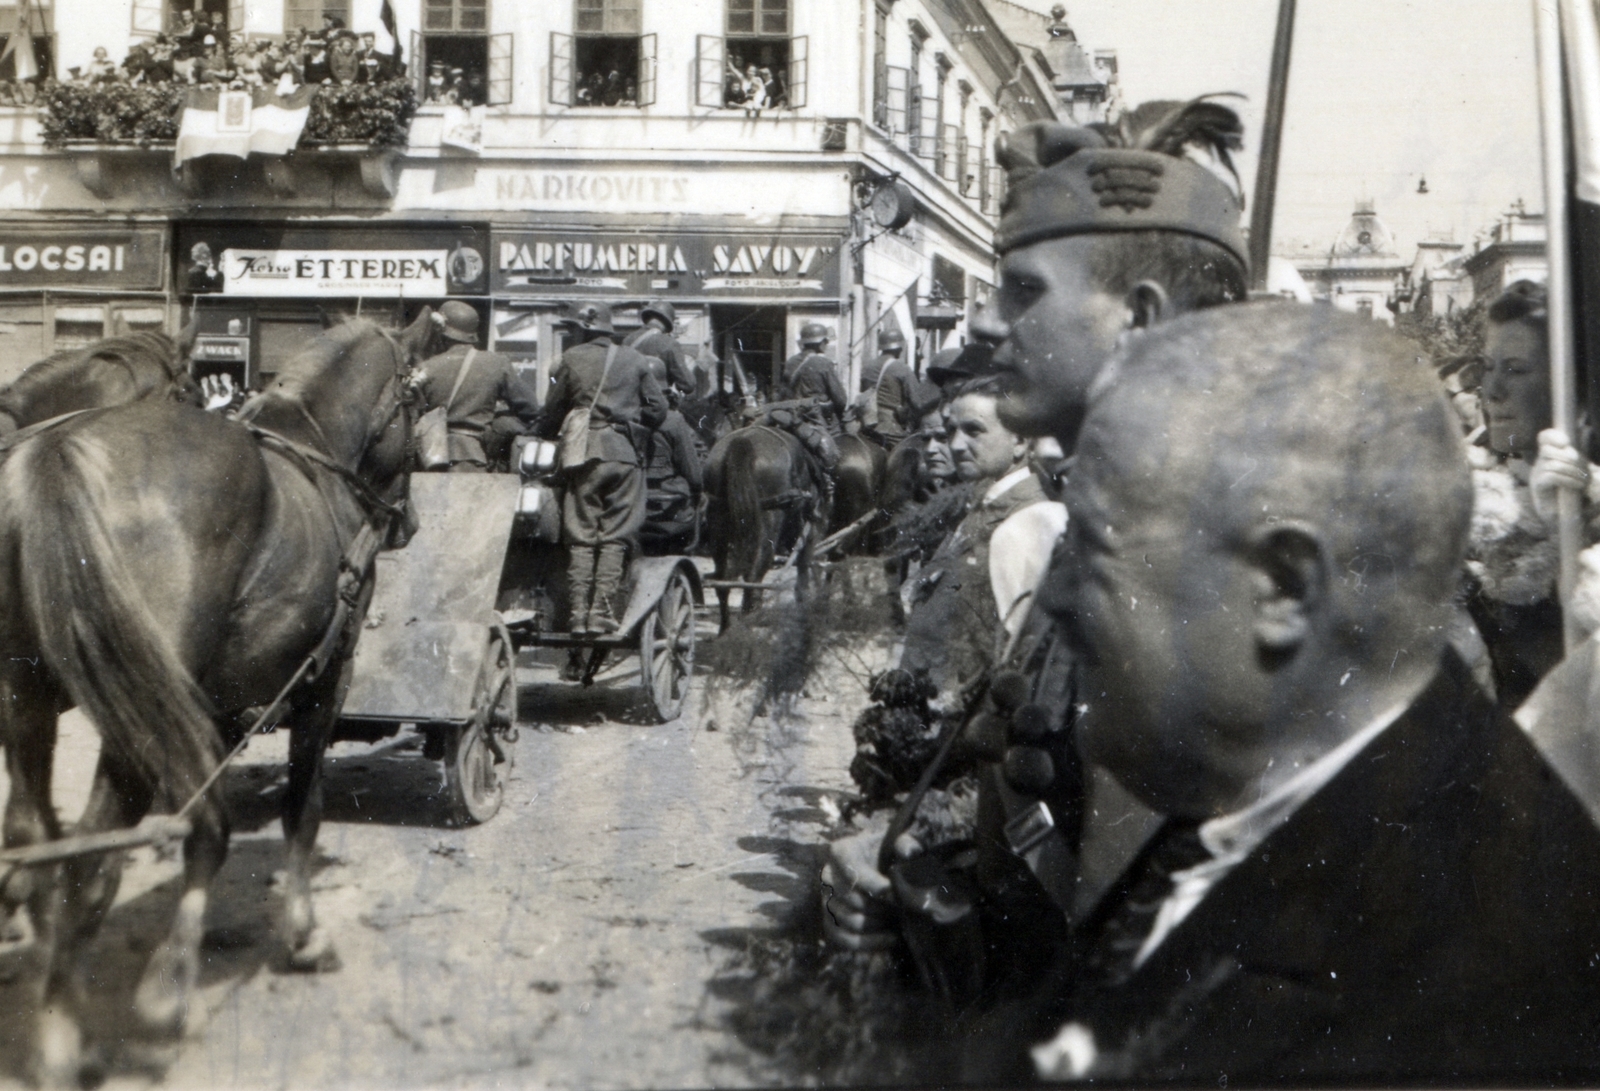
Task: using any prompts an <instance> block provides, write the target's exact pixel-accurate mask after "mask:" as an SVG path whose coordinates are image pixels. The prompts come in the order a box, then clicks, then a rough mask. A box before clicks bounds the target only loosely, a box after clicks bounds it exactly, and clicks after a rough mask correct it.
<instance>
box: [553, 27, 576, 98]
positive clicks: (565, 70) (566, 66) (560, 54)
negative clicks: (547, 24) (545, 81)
mask: <svg viewBox="0 0 1600 1091" xmlns="http://www.w3.org/2000/svg"><path fill="white" fill-rule="evenodd" d="M550 105H552V106H571V105H572V35H570V34H562V33H561V32H560V31H555V30H552V31H551V32H550Z"/></svg>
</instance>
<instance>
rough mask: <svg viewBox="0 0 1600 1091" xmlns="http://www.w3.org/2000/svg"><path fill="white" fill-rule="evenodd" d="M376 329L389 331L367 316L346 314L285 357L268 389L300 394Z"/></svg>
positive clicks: (309, 391) (388, 334)
mask: <svg viewBox="0 0 1600 1091" xmlns="http://www.w3.org/2000/svg"><path fill="white" fill-rule="evenodd" d="M373 331H377V332H378V333H381V334H383V335H384V336H385V337H389V336H391V335H390V333H389V331H388V330H386V329H384V328H383V327H382V326H380V325H378V324H377V323H376V322H374V321H372V320H371V319H370V318H347V319H345V320H344V321H343V322H341V323H339V324H338V325H337V326H333V327H331V328H329V329H326V330H323V331H322V333H320V334H318V335H317V337H316V338H315V339H314V340H313V341H312V342H311V343H310V344H309V345H307V346H306V347H305V348H303V349H301V350H300V351H299V352H297V353H296V354H295V355H294V356H292V357H290V358H289V359H288V360H286V361H285V362H284V364H283V366H282V367H280V368H279V369H278V377H277V379H276V380H275V381H274V382H273V384H272V386H271V387H270V388H269V390H268V393H273V392H276V393H280V394H283V395H285V396H287V397H302V396H304V395H306V394H309V393H311V392H312V391H313V390H314V389H315V388H316V386H317V385H318V384H319V383H321V382H322V381H323V380H324V379H325V378H327V376H328V375H329V374H330V373H331V372H333V371H334V370H335V366H336V365H337V364H338V363H339V362H340V361H341V360H343V359H344V357H345V356H346V354H348V353H349V351H350V350H351V349H352V348H353V347H354V346H355V344H356V342H358V341H360V340H361V339H362V338H363V337H365V336H367V335H368V334H370V333H372V332H373Z"/></svg>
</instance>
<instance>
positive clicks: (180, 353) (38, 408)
mask: <svg viewBox="0 0 1600 1091" xmlns="http://www.w3.org/2000/svg"><path fill="white" fill-rule="evenodd" d="M193 342H194V328H193V327H192V326H191V327H190V328H188V329H186V330H185V331H184V332H183V333H181V334H179V337H178V341H177V342H176V343H174V342H173V340H172V338H170V337H168V336H167V335H166V334H163V333H149V332H143V331H141V332H137V333H129V334H126V335H124V336H119V337H108V338H106V339H105V340H104V341H97V342H95V343H94V344H92V345H90V346H88V347H87V348H81V349H67V350H65V351H63V352H58V353H56V354H55V355H54V356H48V357H46V358H45V359H43V360H40V361H39V362H38V363H36V364H33V365H32V366H30V367H29V368H28V369H27V370H26V371H24V372H23V373H22V374H21V375H19V376H17V378H16V380H15V381H14V382H12V384H11V385H10V386H7V387H5V388H3V389H0V436H4V435H7V434H9V433H11V432H14V431H16V430H17V429H18V428H26V427H27V426H28V425H30V424H37V423H39V422H40V421H44V420H49V419H50V418H51V417H57V416H60V415H61V414H63V413H71V412H73V411H74V410H78V409H97V408H100V407H101V406H109V405H124V404H126V403H128V402H136V401H142V400H144V399H145V398H170V399H173V400H175V401H184V402H189V403H190V404H192V405H199V404H201V397H200V388H199V387H198V386H196V385H195V381H194V380H193V379H192V378H190V377H189V373H188V371H187V370H186V369H185V368H184V366H183V358H184V357H186V356H187V355H188V346H189V345H191V344H193Z"/></svg>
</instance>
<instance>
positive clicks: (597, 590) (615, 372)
mask: <svg viewBox="0 0 1600 1091" xmlns="http://www.w3.org/2000/svg"><path fill="white" fill-rule="evenodd" d="M566 324H567V325H568V326H569V327H570V328H571V329H572V330H573V331H574V332H575V333H576V335H577V336H578V337H579V338H580V339H581V341H582V343H581V344H579V345H577V346H575V347H573V348H570V349H568V350H567V351H566V352H564V353H562V355H561V360H560V362H559V363H558V364H557V365H556V369H555V372H554V374H552V375H551V377H550V396H549V397H548V398H547V399H546V400H545V406H544V413H543V415H542V416H541V418H540V421H539V423H538V425H536V427H535V430H536V431H537V433H538V434H539V435H541V436H543V437H545V438H555V437H556V435H557V434H558V433H561V432H562V431H563V429H564V426H565V427H572V425H571V424H568V415H569V414H571V413H573V412H574V411H578V410H587V412H588V422H587V431H588V441H587V445H586V450H585V452H584V457H582V458H581V460H577V461H573V462H568V461H566V459H565V457H564V458H563V464H562V467H561V469H562V471H563V474H564V476H565V478H566V491H565V494H564V495H563V497H562V502H561V537H562V541H563V544H564V545H565V546H566V547H567V550H568V561H567V594H568V604H569V606H570V610H569V618H570V622H569V625H570V628H571V631H572V632H575V633H612V632H615V631H616V628H617V616H616V609H617V606H618V605H619V604H618V603H617V601H616V598H617V593H618V591H619V590H620V589H621V587H622V580H623V577H624V575H625V574H626V571H627V563H628V554H629V552H630V551H631V550H636V549H637V548H638V537H639V527H640V525H641V524H642V523H643V522H644V516H645V479H644V469H643V457H642V455H643V452H644V449H645V446H646V442H647V437H648V434H649V431H650V430H651V429H654V428H659V427H660V426H661V423H662V422H663V421H664V420H665V419H666V416H667V399H666V396H665V395H664V394H663V393H662V391H661V386H660V384H659V383H657V382H656V380H655V377H654V376H652V375H651V374H650V366H649V363H648V362H647V361H646V359H645V358H644V357H643V356H642V355H640V354H639V353H638V352H636V351H634V350H633V349H631V348H628V347H627V346H625V345H621V344H619V343H618V341H619V340H620V338H619V337H618V336H617V330H616V327H615V326H614V325H613V324H612V318H611V308H610V307H608V306H607V305H606V304H604V303H588V304H585V305H584V306H582V307H580V308H579V309H578V312H577V314H576V315H575V316H574V317H573V318H572V319H569V320H568V321H567V323H566ZM573 419H574V421H578V422H580V423H581V419H582V418H579V417H575V418H573Z"/></svg>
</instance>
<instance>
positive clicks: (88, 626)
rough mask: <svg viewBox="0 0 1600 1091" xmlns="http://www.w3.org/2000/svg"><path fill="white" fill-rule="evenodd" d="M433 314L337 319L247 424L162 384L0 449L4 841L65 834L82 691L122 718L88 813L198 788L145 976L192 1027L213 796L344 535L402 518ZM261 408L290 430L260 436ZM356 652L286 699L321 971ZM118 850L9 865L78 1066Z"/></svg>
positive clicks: (308, 943) (311, 612)
mask: <svg viewBox="0 0 1600 1091" xmlns="http://www.w3.org/2000/svg"><path fill="white" fill-rule="evenodd" d="M428 317H429V316H428V314H427V313H426V312H425V313H424V314H423V316H422V317H421V318H419V319H418V320H417V322H416V323H414V324H413V325H412V326H411V327H410V328H409V329H408V330H406V331H405V332H404V333H401V334H398V335H396V334H390V333H387V332H385V331H383V330H380V329H379V328H378V327H376V326H374V325H372V324H371V323H367V322H360V321H357V322H351V323H348V324H346V325H343V326H341V327H338V328H336V329H334V330H332V331H330V332H328V333H326V334H324V335H323V336H322V337H321V338H319V339H318V341H317V342H315V343H314V344H313V345H311V346H310V347H309V348H308V349H307V350H306V351H305V352H304V353H303V354H302V355H300V356H299V357H298V358H296V359H295V360H293V361H290V362H289V363H288V364H287V365H286V366H285V367H284V368H283V369H282V371H281V372H280V373H279V378H278V379H277V381H276V382H275V383H274V384H273V386H272V387H271V388H270V389H269V390H267V391H266V392H265V393H262V394H259V395H257V396H256V397H255V398H254V399H252V400H251V401H250V402H248V403H247V404H246V405H245V406H244V408H243V409H242V410H241V412H240V418H241V421H242V422H244V423H239V422H235V421H232V420H227V419H225V418H223V417H221V416H218V415H215V414H209V413H204V412H201V411H199V410H197V409H193V408H190V407H188V406H181V405H174V404H172V403H170V402H163V401H144V402H138V403H135V404H133V405H125V406H120V407H117V408H112V409H105V410H99V411H94V412H90V413H86V414H83V415H81V416H78V417H74V418H71V419H69V420H67V421H65V422H64V423H62V424H60V425H58V426H56V427H54V428H51V429H47V430H45V431H43V432H41V433H38V434H36V435H34V436H32V437H30V438H29V439H27V440H26V441H24V442H23V443H21V444H19V445H18V446H17V447H16V448H14V449H13V451H12V452H11V454H10V457H9V458H7V459H6V460H5V462H4V463H0V741H3V742H4V744H5V747H6V762H7V767H8V769H9V771H10V774H11V778H12V796H11V799H10V800H9V801H8V803H7V807H6V814H5V843H6V845H7V846H16V845H23V844H32V843H37V842H39V841H43V840H48V839H54V838H57V837H59V836H60V835H61V829H60V826H59V824H58V822H57V820H56V816H55V810H54V808H53V806H52V803H51V799H50V765H51V755H52V750H53V747H54V743H55V722H56V716H57V714H58V713H59V712H61V711H62V710H63V709H65V708H67V707H70V706H73V705H77V706H80V707H82V708H83V710H84V711H85V712H86V713H87V714H88V716H89V718H90V720H92V721H93V723H94V724H95V727H96V729H97V730H98V731H99V732H100V735H101V737H102V740H103V741H102V747H101V757H100V764H99V766H98V768H97V769H96V772H95V780H94V787H93V789H92V791H91V794H90V799H89V803H88V805H87V807H86V808H85V812H84V815H83V818H82V820H81V821H80V822H79V824H78V826H77V828H76V829H75V830H74V833H75V834H88V833H93V832H95V831H103V830H109V829H116V828H122V827H127V826H131V825H133V824H135V823H137V822H138V821H139V820H140V819H141V817H142V816H143V815H144V814H145V813H146V812H147V811H149V810H150V808H151V807H152V805H153V804H156V803H158V802H159V803H164V804H166V805H168V806H177V805H181V804H183V803H184V802H185V801H187V800H189V799H191V798H192V797H194V798H196V804H195V806H194V807H193V808H192V809H191V811H190V812H189V818H190V820H191V823H192V832H191V833H190V834H189V836H188V838H187V840H186V841H185V843H184V894H183V896H182V900H181V901H180V903H179V907H178V911H177V915H176V918H175V920H174V922H173V925H172V929H171V931H170V933H169V934H168V936H167V938H166V939H165V940H164V941H163V943H162V944H161V946H160V947H159V948H158V949H157V950H156V952H155V954H154V955H153V956H152V958H151V961H150V963H149V965H148V967H147V968H146V971H145V974H144V976H143V978H142V980H141V981H140V984H139V988H138V990H137V992H136V994H135V1011H136V1014H137V1015H138V1016H139V1017H140V1019H141V1020H142V1021H143V1022H144V1023H145V1025H146V1026H148V1027H150V1028H152V1029H156V1030H163V1031H167V1032H175V1031H176V1030H178V1029H180V1028H181V1027H182V1025H183V1022H184V1020H185V1018H186V1015H187V1003H188V997H189V993H190V991H191V990H192V988H193V986H194V983H195V980H196V976H197V974H198V972H199V944H200V938H201V922H202V918H203V916H204V913H205V906H206V897H207V888H208V885H209V883H210V881H211V879H212V877H213V876H214V875H215V874H216V872H217V870H218V868H220V867H221V865H222V862H223V858H224V856H225V855H226V852H227V844H228V820H227V816H226V814H225V813H224V808H223V805H222V793H221V788H220V785H217V784H214V785H212V786H211V787H210V789H209V790H206V791H204V792H203V793H200V794H199V795H198V797H195V794H196V793H197V792H199V791H200V789H201V787H202V785H204V784H205V783H206V780H207V778H208V777H209V776H210V775H211V773H212V772H213V771H214V770H215V768H216V765H217V762H218V761H219V758H220V755H221V752H222V749H223V747H224V746H227V745H230V743H231V742H232V741H233V740H237V739H238V738H240V737H241V735H242V731H243V725H244V723H245V722H246V720H247V715H246V710H249V709H251V708H253V707H259V706H262V705H266V704H268V703H269V702H271V701H272V699H273V698H274V696H275V695H276V693H277V691H278V690H279V689H280V688H282V687H283V686H284V685H285V683H286V682H287V681H288V680H289V679H290V678H291V677H292V676H293V675H294V673H295V672H296V670H297V669H298V668H299V667H300V665H301V664H302V663H303V662H304V661H305V660H306V659H307V656H308V653H310V652H311V651H312V649H313V648H315V647H317V646H318V644H319V642H320V641H321V640H322V638H323V636H324V634H325V633H326V632H329V631H330V628H329V626H330V621H331V619H332V618H333V617H334V615H335V610H336V606H337V604H338V602H339V598H340V589H341V588H340V576H341V567H342V565H341V562H342V559H343V556H344V554H345V551H346V549H347V547H348V546H349V544H350V542H351V541H352V539H353V538H354V537H355V536H356V535H357V533H358V531H360V530H361V528H362V527H363V525H364V524H368V523H371V524H373V525H375V526H376V525H379V524H381V523H383V522H385V521H386V519H387V516H386V515H385V514H381V513H382V512H384V509H385V507H386V505H385V504H384V502H383V501H381V500H379V499H378V498H377V497H376V496H375V495H374V491H376V492H378V493H383V492H386V491H391V490H393V489H395V488H398V487H402V486H403V483H404V480H405V479H404V476H403V473H402V471H403V469H404V466H405V458H406V454H407V447H408V445H409V442H410V421H409V417H408V414H407V413H406V412H404V411H403V407H402V395H403V391H404V379H405V375H404V372H405V371H406V370H407V369H409V367H410V366H411V365H412V363H413V362H414V356H415V346H416V345H417V344H418V343H419V342H420V340H421V338H422V336H423V335H424V334H425V333H426V332H427V330H428V323H427V319H428ZM252 427H253V428H254V429H258V430H266V431H267V432H270V433H272V434H275V436H276V437H281V438H273V437H272V436H269V437H268V438H266V439H263V440H258V438H257V437H258V434H259V433H257V434H253V433H252V430H251V429H252ZM307 449H309V451H310V454H309V455H308V454H305V453H303V452H305V451H306V450H307ZM297 450H298V451H299V452H302V453H298V454H297V453H296V452H297ZM369 590H370V588H369ZM363 605H364V604H363V603H359V602H358V604H357V610H356V616H357V617H358V618H359V616H360V610H361V608H362V606H363ZM347 635H348V634H347ZM346 643H348V642H346ZM347 653H348V648H347V647H346V648H342V649H341V652H340V654H337V655H335V656H334V657H333V659H332V661H331V662H329V663H328V665H327V667H326V669H324V670H322V671H321V672H320V674H317V675H316V676H315V677H314V678H313V679H312V680H311V681H310V682H309V684H307V685H305V686H303V687H301V688H300V689H299V690H298V691H296V692H295V693H294V695H293V697H292V698H291V701H290V707H289V712H288V716H287V720H288V723H289V725H290V728H291V736H290V756H289V787H288V790H287V792H286V793H285V797H284V801H283V826H284V835H285V838H286V839H287V841H288V861H287V864H288V866H287V872H288V886H287V892H286V896H285V901H286V904H285V910H284V915H283V931H284V939H285V940H286V942H287V944H288V948H289V960H290V965H291V966H293V967H296V968H302V969H310V968H318V967H322V966H326V965H328V964H329V962H330V961H331V959H332V957H333V956H332V945H331V943H330V942H329V940H328V937H327V936H326V935H325V934H324V933H323V932H322V930H321V929H319V928H318V927H317V926H316V922H315V919H314V917H313V914H312V908H311V894H310V867H311V859H312V855H313V849H314V847H315V843H316V836H317V829H318V826H319V824H320V822H321V807H322V800H321V782H320V774H321V768H322V754H323V751H324V749H325V748H326V746H327V743H328V741H329V735H330V733H331V731H332V728H333V725H334V721H335V718H336V716H337V714H338V710H339V707H340V704H341V702H342V700H343V697H344V691H345V688H346V687H347V686H348V683H349V666H348V659H347ZM120 869H121V859H120V855H119V854H115V853H113V854H107V855H92V856H79V857H75V858H74V859H72V860H71V861H69V862H68V863H66V864H63V865H60V866H59V867H57V868H52V869H44V868H38V869H34V870H33V871H31V872H26V871H19V872H15V873H13V875H12V876H11V878H10V880H9V881H8V882H7V888H8V889H7V894H8V895H9V897H10V898H12V899H21V898H26V900H27V902H28V906H29V909H30V912H31V914H32V917H33V920H34V924H35V931H36V934H37V936H38V938H39V943H40V947H41V950H43V951H44V952H46V953H47V958H48V961H47V970H46V976H45V982H44V996H43V1003H42V1004H41V1006H40V1012H41V1016H40V1023H39V1027H38V1031H39V1037H38V1042H37V1050H36V1061H37V1067H38V1075H39V1077H40V1078H42V1079H44V1080H47V1081H54V1082H63V1083H70V1082H72V1081H73V1080H75V1079H76V1078H77V1077H78V1073H79V1066H80V1052H81V1032H80V1030H79V1024H78V1010H79V1008H80V1004H81V1001H80V996H81V993H82V984H81V980H80V976H81V968H80V967H79V965H78V962H79V960H80V958H81V956H82V955H83V952H84V951H85V950H86V948H87V944H88V943H89V941H90V940H91V939H92V937H93V934H94V931H95V929H96V927H97V926H98V924H99V922H100V921H101V919H102V918H103V917H104V915H105V913H106V911H107V909H108V908H109V906H110V905H111V902H112V899H113V897H114V896H115V893H116V888H117V882H118V878H119V874H120Z"/></svg>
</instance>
